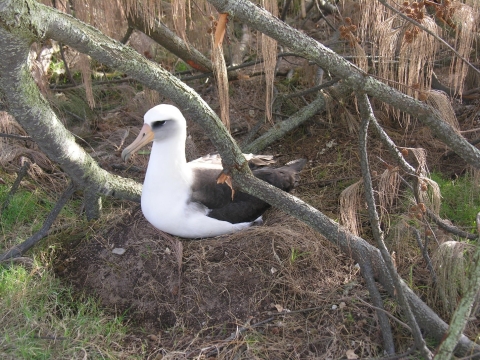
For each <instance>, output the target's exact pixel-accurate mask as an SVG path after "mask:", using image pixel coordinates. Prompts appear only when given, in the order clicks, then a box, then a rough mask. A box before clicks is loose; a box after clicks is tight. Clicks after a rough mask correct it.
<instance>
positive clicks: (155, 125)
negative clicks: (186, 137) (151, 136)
mask: <svg viewBox="0 0 480 360" xmlns="http://www.w3.org/2000/svg"><path fill="white" fill-rule="evenodd" d="M165 123H166V120H163V121H155V122H154V123H152V129H154V130H155V129H158V128H160V127H162V126H163V125H164V124H165Z"/></svg>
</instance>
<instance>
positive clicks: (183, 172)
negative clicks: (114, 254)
mask: <svg viewBox="0 0 480 360" xmlns="http://www.w3.org/2000/svg"><path fill="white" fill-rule="evenodd" d="M186 137H187V124H186V121H185V118H184V117H183V115H182V113H181V112H180V110H179V109H177V108H176V107H175V106H173V105H167V104H162V105H157V106H155V107H154V108H152V109H150V110H148V111H147V112H146V113H145V116H144V125H143V127H142V129H141V130H140V133H139V134H138V137H137V138H136V139H135V140H134V141H133V143H132V144H130V145H129V146H128V147H127V148H125V149H124V150H123V152H122V159H123V160H124V161H127V159H128V158H129V157H130V155H131V154H132V153H134V152H135V151H137V150H139V149H140V148H141V147H143V146H144V145H146V144H148V143H150V142H151V141H153V145H152V150H151V153H150V159H149V162H148V167H147V172H146V174H145V180H144V183H143V189H142V198H141V204H142V212H143V214H144V216H145V218H146V219H147V220H148V221H149V222H150V223H151V224H152V225H153V226H154V227H156V228H157V229H159V230H161V231H164V232H167V233H169V234H172V235H176V236H180V237H184V238H205V237H213V236H218V235H223V234H229V233H234V232H236V231H239V230H243V229H245V228H248V227H249V226H251V225H252V223H253V222H254V220H256V219H257V218H259V217H260V216H261V215H262V214H263V212H264V211H265V210H266V209H268V208H269V207H270V205H269V204H267V203H266V202H264V201H262V200H260V199H258V198H256V197H254V196H251V195H248V194H246V193H242V192H238V191H237V192H235V194H234V198H233V200H232V190H231V189H230V188H229V187H228V186H227V185H226V184H217V178H218V176H219V175H220V173H221V171H222V165H221V163H220V162H219V161H212V159H211V158H209V157H206V158H200V159H197V160H194V161H191V162H188V163H187V161H186V159H185V141H186ZM204 159H206V160H204ZM305 163H306V160H305V159H300V160H295V161H293V162H291V163H289V164H287V165H285V166H283V167H280V168H277V169H272V168H262V169H256V170H253V174H254V175H255V176H256V177H258V178H260V179H262V180H264V181H267V182H268V183H270V184H272V185H274V186H276V187H278V188H280V189H282V190H285V191H290V190H291V189H293V188H294V187H295V185H296V184H297V183H298V172H299V171H300V170H301V169H302V168H303V167H304V165H305Z"/></svg>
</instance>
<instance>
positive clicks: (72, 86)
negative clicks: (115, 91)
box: [50, 77, 135, 91]
mask: <svg viewBox="0 0 480 360" xmlns="http://www.w3.org/2000/svg"><path fill="white" fill-rule="evenodd" d="M130 81H135V80H134V79H132V78H131V77H124V78H121V79H112V80H102V81H93V82H92V86H100V85H110V84H119V83H124V82H130ZM84 86H85V85H84V84H60V85H57V84H55V85H50V90H53V91H63V90H65V89H76V88H81V87H84Z"/></svg>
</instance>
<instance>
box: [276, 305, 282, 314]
mask: <svg viewBox="0 0 480 360" xmlns="http://www.w3.org/2000/svg"><path fill="white" fill-rule="evenodd" d="M275 308H276V309H277V311H278V312H283V306H282V305H280V304H275Z"/></svg>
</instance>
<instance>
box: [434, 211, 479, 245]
mask: <svg viewBox="0 0 480 360" xmlns="http://www.w3.org/2000/svg"><path fill="white" fill-rule="evenodd" d="M427 215H428V217H429V218H430V219H431V220H432V221H433V222H434V223H435V224H437V225H438V227H440V228H442V229H443V230H445V231H448V232H449V233H451V234H453V235H457V236H460V237H462V238H465V239H469V240H476V239H478V236H477V235H475V234H472V233H469V232H466V231H463V230H461V229H459V228H457V227H456V226H454V225H450V224H447V223H446V222H445V221H443V220H442V219H441V218H440V217H439V216H438V215H437V214H435V213H434V212H433V211H432V210H430V209H427Z"/></svg>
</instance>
